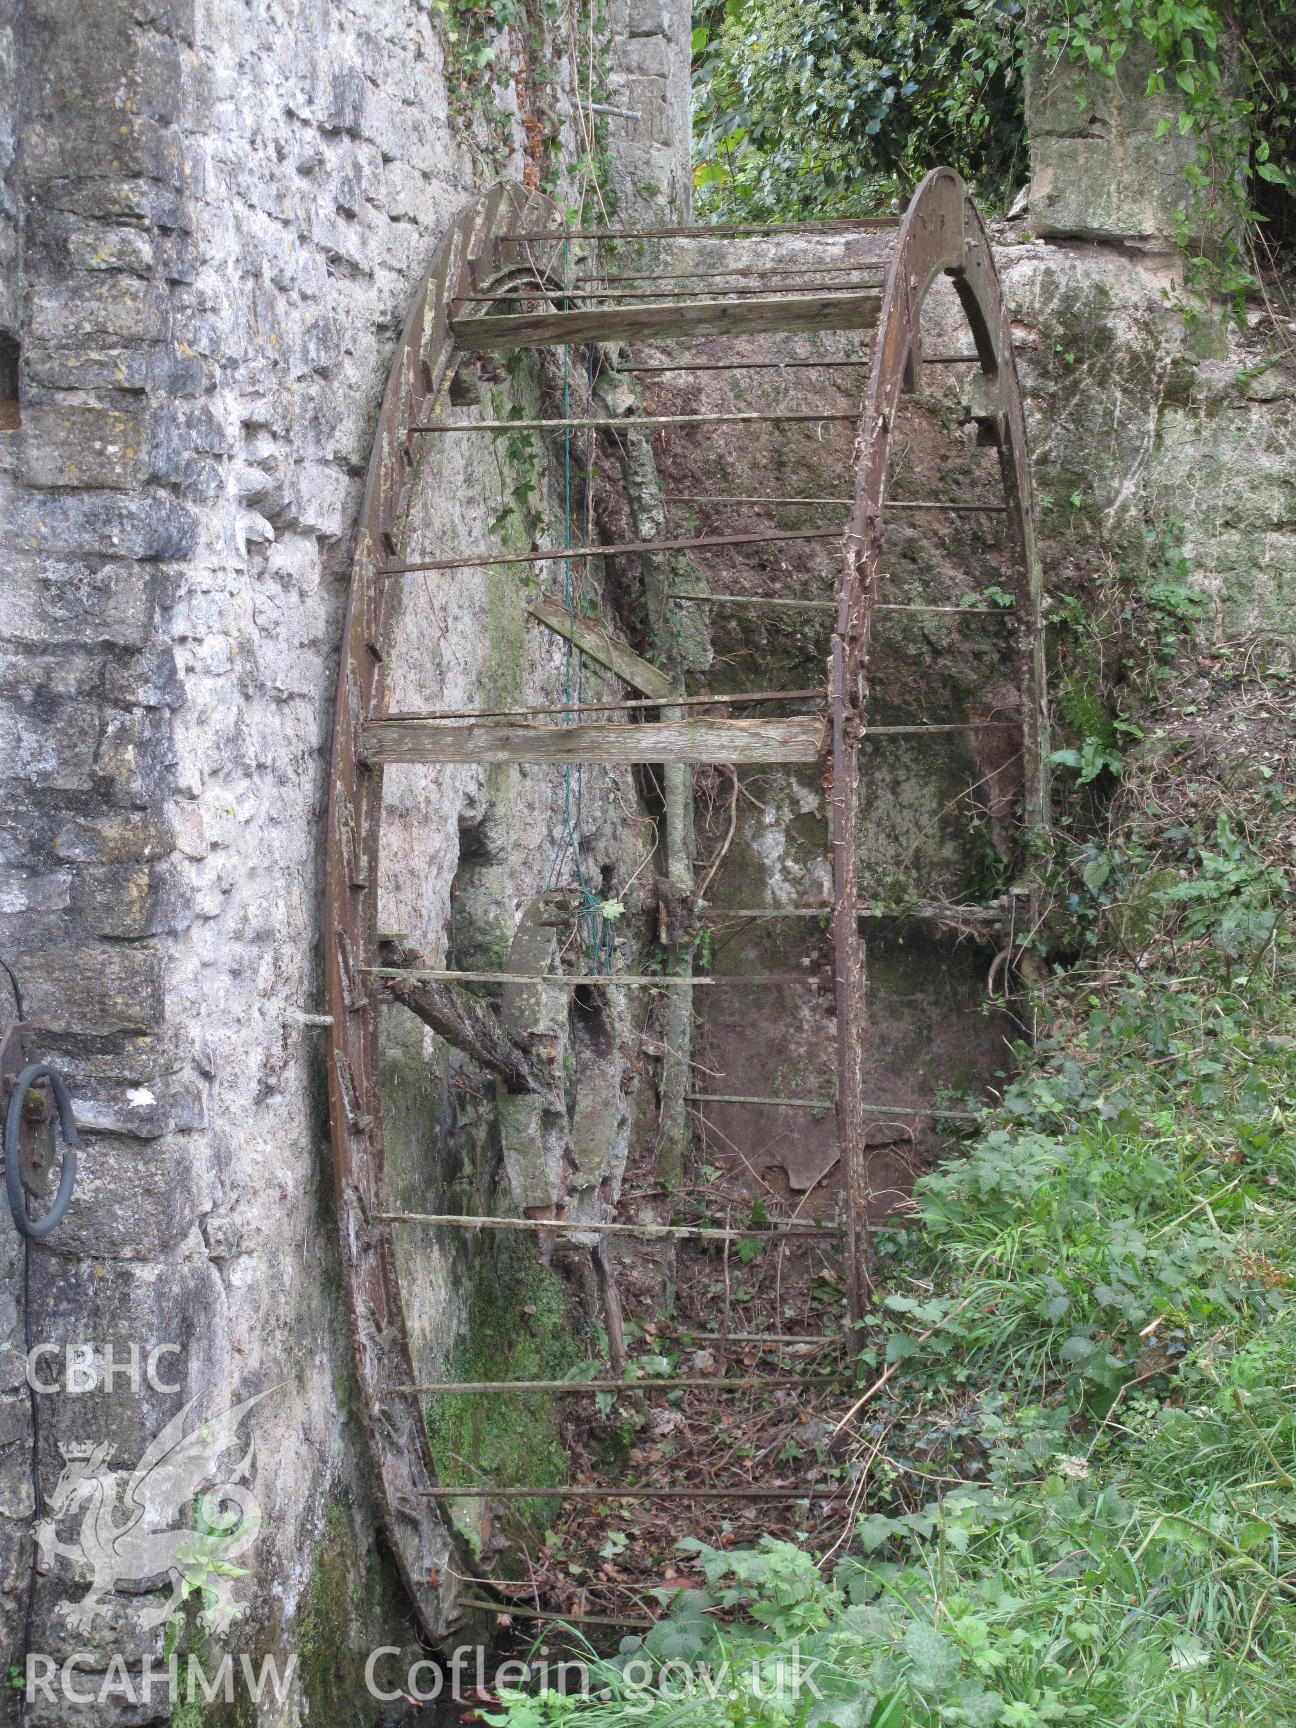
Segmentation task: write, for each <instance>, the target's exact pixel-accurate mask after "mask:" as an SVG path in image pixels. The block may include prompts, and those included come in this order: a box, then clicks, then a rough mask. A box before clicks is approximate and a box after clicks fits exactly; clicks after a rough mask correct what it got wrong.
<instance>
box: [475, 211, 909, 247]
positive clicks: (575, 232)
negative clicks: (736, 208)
mask: <svg viewBox="0 0 1296 1728" xmlns="http://www.w3.org/2000/svg"><path fill="white" fill-rule="evenodd" d="M899 223H900V218H899V217H898V216H826V217H824V218H823V219H822V220H821V221H818V222H728V223H716V224H714V225H711V224H699V223H694V222H690V223H685V224H684V225H682V226H680V227H667V228H563V229H558V230H557V231H555V230H554V229H552V228H523V229H518V230H510V229H503V230H502V231H501V232H500V233H499V235H498V236H497V238H498V239H500V240H516V241H524V242H526V243H528V244H533V243H536V242H545V241H549V242H552V243H553V244H554V245H559V246H562V245H566V243H567V242H568V241H569V240H608V241H612V242H614V243H619V242H620V241H622V240H688V239H695V240H722V239H725V238H726V237H734V238H743V239H759V238H760V236H761V235H762V234H834V233H837V234H851V233H854V232H855V231H856V230H859V229H862V230H864V231H865V232H866V233H867V232H875V231H877V230H881V231H883V232H885V231H886V230H887V229H888V228H896V227H898V226H899Z"/></svg>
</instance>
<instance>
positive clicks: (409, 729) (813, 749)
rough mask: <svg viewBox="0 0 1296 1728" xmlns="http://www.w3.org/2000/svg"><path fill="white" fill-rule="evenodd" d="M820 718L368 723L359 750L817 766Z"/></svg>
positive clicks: (399, 755)
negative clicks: (604, 722) (580, 723)
mask: <svg viewBox="0 0 1296 1728" xmlns="http://www.w3.org/2000/svg"><path fill="white" fill-rule="evenodd" d="M823 739H824V722H823V721H822V720H818V719H814V718H808V719H802V718H798V719H792V720H656V721H653V720H650V721H644V722H643V723H642V724H640V725H636V726H598V725H594V726H526V725H523V726H481V725H469V726H447V725H444V724H441V723H440V722H437V721H432V722H428V721H426V720H371V721H369V722H368V724H367V725H366V726H365V727H364V729H363V732H362V738H361V748H362V751H363V753H364V757H365V759H366V761H368V762H371V763H375V764H377V763H380V762H596V763H597V762H601V763H605V764H609V765H610V764H614V763H616V764H620V763H632V762H736V763H762V762H764V763H780V762H789V763H790V762H817V761H818V759H819V752H820V747H821V746H822V744H823Z"/></svg>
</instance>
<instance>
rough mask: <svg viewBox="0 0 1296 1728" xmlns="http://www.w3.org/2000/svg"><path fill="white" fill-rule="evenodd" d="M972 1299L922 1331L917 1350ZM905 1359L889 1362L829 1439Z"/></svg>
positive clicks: (881, 1386) (872, 1395) (899, 1358)
mask: <svg viewBox="0 0 1296 1728" xmlns="http://www.w3.org/2000/svg"><path fill="white" fill-rule="evenodd" d="M971 1300H972V1298H971V1297H970V1296H966V1297H964V1299H963V1301H962V1302H960V1303H959V1305H958V1307H957V1308H951V1309H950V1311H949V1313H948V1314H942V1315H941V1317H940V1319H939V1320H938V1321H937V1322H936V1324H935V1325H934V1326H929V1327H928V1328H927V1330H926V1331H925V1332H922V1333H920V1334H919V1335H918V1337H917V1338H915V1339H914V1348H915V1350H916V1349H917V1348H918V1346H919V1345H920V1344H925V1343H926V1342H927V1340H928V1339H929V1338H930V1337H931V1335H932V1333H933V1332H939V1331H940V1329H941V1327H942V1326H944V1325H946V1324H947V1323H948V1322H949V1321H951V1320H953V1319H955V1318H956V1317H957V1316H958V1315H959V1314H961V1313H962V1312H963V1310H964V1309H965V1308H966V1307H967V1305H968V1303H969V1302H971ZM903 1360H904V1358H903V1357H902V1356H898V1357H897V1358H896V1360H895V1361H894V1362H891V1363H889V1364H888V1365H887V1367H885V1368H884V1369H883V1370H882V1372H881V1373H880V1374H879V1375H878V1377H877V1379H876V1380H875V1381H874V1382H873V1384H872V1385H871V1386H870V1387H869V1389H868V1391H867V1392H865V1393H864V1395H863V1396H862V1397H860V1398H857V1399H856V1400H855V1402H854V1403H853V1404H852V1405H851V1407H850V1409H849V1410H848V1411H847V1412H846V1414H845V1415H844V1416H843V1417H842V1419H841V1421H840V1422H839V1423H838V1424H837V1426H836V1427H835V1428H834V1429H833V1431H832V1433H831V1434H830V1435H829V1436H828V1438H829V1440H835V1439H836V1438H837V1436H838V1435H839V1434H840V1433H841V1431H842V1429H843V1428H844V1427H845V1426H846V1425H847V1423H848V1422H851V1421H853V1420H854V1419H855V1417H856V1416H858V1415H859V1413H860V1411H861V1410H862V1409H863V1408H864V1406H865V1405H866V1404H867V1403H868V1402H869V1400H870V1399H872V1398H876V1397H877V1395H878V1393H879V1392H880V1391H881V1390H882V1388H883V1387H884V1386H885V1385H886V1383H887V1381H888V1380H889V1379H890V1378H891V1376H892V1375H893V1374H894V1373H895V1371H896V1369H897V1368H898V1367H899V1366H900V1364H901V1362H902V1361H903Z"/></svg>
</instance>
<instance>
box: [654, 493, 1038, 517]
mask: <svg viewBox="0 0 1296 1728" xmlns="http://www.w3.org/2000/svg"><path fill="white" fill-rule="evenodd" d="M662 501H663V502H664V503H667V504H838V505H840V506H841V507H842V508H843V509H848V508H849V507H850V504H851V502H852V500H851V499H849V498H768V497H766V498H762V497H759V496H752V497H737V496H726V495H724V494H711V495H707V494H705V493H698V494H696V495H693V494H690V493H688V492H663V493H662ZM882 508H883V510H940V511H948V512H949V513H950V514H951V515H955V516H957V515H961V514H970V515H984V516H1001V515H1003V514H1005V513H1006V511H1007V509H1008V506H1007V505H1006V504H956V503H950V502H946V501H945V500H943V499H940V498H936V499H930V498H886V499H884V500H883V503H882Z"/></svg>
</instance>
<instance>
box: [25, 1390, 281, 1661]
mask: <svg viewBox="0 0 1296 1728" xmlns="http://www.w3.org/2000/svg"><path fill="white" fill-rule="evenodd" d="M274 1390H276V1388H274V1387H271V1388H270V1390H269V1391H266V1392H259V1393H258V1394H257V1395H256V1397H255V1398H248V1399H246V1400H245V1401H244V1402H243V1403H242V1404H236V1405H234V1406H233V1408H231V1409H229V1410H226V1411H225V1412H224V1414H223V1415H220V1416H215V1417H210V1418H207V1419H195V1417H194V1407H195V1405H196V1404H197V1403H198V1399H197V1398H192V1399H190V1401H189V1403H188V1404H186V1405H185V1407H184V1408H183V1410H181V1411H180V1412H179V1414H178V1415H176V1416H174V1417H172V1419H171V1421H170V1422H168V1423H167V1425H166V1427H165V1428H163V1429H162V1431H161V1433H160V1434H158V1435H157V1437H156V1438H155V1439H154V1440H153V1441H152V1443H151V1444H150V1446H149V1448H148V1450H147V1451H146V1452H145V1454H144V1456H143V1457H142V1458H141V1459H140V1461H139V1464H138V1465H137V1466H136V1468H135V1470H134V1471H133V1473H132V1474H131V1476H130V1478H129V1480H128V1481H127V1482H126V1483H125V1485H124V1487H123V1486H122V1480H121V1472H120V1471H116V1470H112V1469H110V1468H108V1467H107V1466H106V1464H105V1460H106V1458H107V1456H108V1447H107V1445H106V1444H101V1445H98V1446H96V1447H94V1449H93V1450H92V1451H91V1453H90V1456H89V1457H88V1458H85V1459H77V1460H72V1461H70V1462H69V1463H68V1464H67V1466H66V1468H65V1469H64V1471H63V1474H62V1475H61V1476H60V1478H59V1481H58V1485H57V1487H56V1488H55V1490H54V1492H53V1494H52V1495H51V1496H50V1499H49V1502H48V1511H49V1513H50V1516H49V1517H47V1518H44V1519H42V1521H41V1522H40V1524H38V1525H37V1527H36V1540H37V1542H38V1543H39V1545H40V1550H41V1555H42V1558H43V1560H44V1562H45V1564H46V1566H49V1565H50V1563H51V1562H52V1561H53V1560H55V1559H56V1558H62V1559H65V1560H70V1561H71V1562H73V1565H74V1567H75V1569H76V1573H77V1575H78V1577H84V1576H85V1574H86V1573H87V1572H88V1573H89V1574H90V1577H91V1584H90V1589H89V1591H88V1593H87V1594H86V1595H85V1596H84V1597H83V1598H82V1600H81V1601H80V1602H77V1603H72V1604H69V1605H68V1607H67V1608H66V1609H65V1614H66V1617H67V1620H68V1623H69V1624H70V1625H71V1626H72V1627H74V1628H75V1629H77V1630H78V1631H87V1630H88V1629H89V1627H90V1626H91V1625H92V1624H93V1622H94V1620H95V1617H96V1616H97V1615H99V1614H103V1613H107V1611H108V1605H107V1604H106V1602H105V1600H104V1598H105V1597H106V1596H107V1595H108V1594H109V1593H110V1592H111V1591H112V1590H113V1589H114V1587H115V1586H116V1585H117V1584H119V1583H120V1584H135V1585H140V1586H143V1587H144V1588H145V1589H148V1588H149V1587H150V1586H151V1585H153V1586H154V1587H160V1586H161V1585H162V1584H164V1583H165V1582H166V1580H167V1578H168V1577H169V1578H170V1582H171V1595H170V1597H169V1598H168V1599H167V1601H166V1602H164V1603H163V1604H162V1605H161V1606H160V1607H156V1608H150V1609H148V1610H146V1611H145V1613H144V1614H142V1615H141V1617H140V1621H141V1624H142V1625H143V1626H146V1627H147V1626H159V1625H161V1624H162V1623H163V1622H164V1621H165V1620H167V1619H169V1618H170V1616H171V1615H172V1614H174V1613H175V1612H176V1611H177V1610H178V1609H179V1608H180V1606H181V1604H182V1603H183V1601H184V1598H185V1597H186V1595H189V1594H191V1593H193V1592H197V1593H199V1594H200V1595H201V1598H202V1603H203V1608H202V1619H203V1623H204V1624H205V1625H206V1626H208V1627H209V1628H211V1629H212V1630H213V1631H220V1630H223V1629H224V1628H225V1627H227V1626H228V1625H229V1624H230V1622H231V1621H233V1620H235V1619H236V1618H237V1617H238V1615H239V1614H240V1613H241V1612H242V1610H241V1608H240V1606H239V1604H238V1603H237V1602H236V1601H235V1599H234V1594H233V1586H234V1581H235V1579H237V1578H240V1577H243V1576H244V1571H243V1569H242V1568H240V1567H238V1566H236V1565H234V1561H235V1560H236V1559H237V1558H238V1557H239V1555H241V1554H245V1553H246V1552H247V1551H248V1549H249V1548H251V1547H252V1545H253V1544H254V1543H255V1541H256V1539H257V1536H258V1534H259V1532H260V1528H261V1509H260V1506H259V1505H258V1503H257V1500H256V1497H255V1496H254V1495H253V1493H252V1492H251V1490H250V1489H249V1488H247V1487H246V1486H244V1483H245V1482H246V1479H247V1478H248V1476H249V1474H250V1472H251V1467H252V1453H253V1447H252V1443H251V1441H249V1442H248V1445H247V1449H246V1451H245V1452H244V1453H243V1456H242V1457H241V1458H240V1459H239V1461H238V1463H237V1464H235V1465H234V1466H233V1467H232V1468H231V1469H229V1470H226V1471H222V1470H221V1468H220V1462H219V1461H220V1458H221V1457H222V1455H223V1454H224V1453H225V1452H226V1451H227V1449H228V1448H230V1447H231V1446H232V1445H233V1444H234V1442H235V1440H236V1438H237V1435H238V1430H239V1427H240V1426H241V1424H242V1423H243V1422H244V1421H245V1420H246V1419H247V1417H248V1416H249V1415H250V1414H251V1412H252V1411H253V1410H254V1409H255V1408H256V1406H257V1405H258V1404H259V1403H260V1402H261V1400H262V1399H263V1398H268V1397H269V1396H270V1391H274ZM191 1423H192V1426H190V1424H191ZM82 1504H84V1506H85V1511H84V1514H83V1516H82V1519H81V1526H80V1532H79V1534H78V1537H77V1539H76V1541H75V1542H73V1543H66V1542H60V1541H59V1539H58V1535H57V1529H56V1526H57V1524H58V1523H59V1522H61V1521H62V1520H64V1519H66V1518H67V1517H68V1516H69V1514H71V1513H72V1512H74V1511H75V1509H76V1508H77V1507H78V1506H80V1505H82ZM191 1513H192V1517H193V1522H194V1528H193V1529H185V1528H184V1527H183V1524H182V1520H184V1519H185V1518H186V1516H188V1515H189V1514H191Z"/></svg>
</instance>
